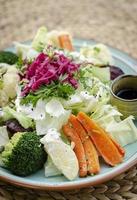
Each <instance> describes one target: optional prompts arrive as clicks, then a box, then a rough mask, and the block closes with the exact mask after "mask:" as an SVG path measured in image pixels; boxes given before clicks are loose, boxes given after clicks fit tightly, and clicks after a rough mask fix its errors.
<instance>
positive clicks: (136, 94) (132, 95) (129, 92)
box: [116, 88, 137, 100]
mask: <svg viewBox="0 0 137 200" xmlns="http://www.w3.org/2000/svg"><path fill="white" fill-rule="evenodd" d="M116 95H117V96H118V97H120V98H122V99H127V100H133V99H137V90H135V89H133V88H127V89H122V90H120V91H118V92H117V94H116Z"/></svg>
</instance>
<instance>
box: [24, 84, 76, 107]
mask: <svg viewBox="0 0 137 200" xmlns="http://www.w3.org/2000/svg"><path fill="white" fill-rule="evenodd" d="M74 92H75V89H74V87H72V86H71V85H69V84H67V83H64V84H62V83H58V82H54V83H52V84H50V85H46V86H42V87H41V88H40V89H39V90H38V91H36V92H33V93H31V92H30V93H29V94H28V95H27V96H26V97H24V98H22V100H21V104H29V103H32V104H33V105H34V106H35V105H36V103H37V101H38V100H39V99H43V100H44V99H47V98H49V97H61V98H64V99H68V98H69V96H70V95H72V94H73V93H74Z"/></svg>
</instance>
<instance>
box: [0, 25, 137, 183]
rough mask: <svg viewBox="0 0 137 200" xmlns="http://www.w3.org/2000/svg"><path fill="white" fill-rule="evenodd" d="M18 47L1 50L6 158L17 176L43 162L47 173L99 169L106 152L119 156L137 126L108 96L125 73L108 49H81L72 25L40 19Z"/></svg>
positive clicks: (109, 160) (112, 159)
mask: <svg viewBox="0 0 137 200" xmlns="http://www.w3.org/2000/svg"><path fill="white" fill-rule="evenodd" d="M15 50H16V53H10V52H6V51H5V52H0V165H1V166H2V167H3V168H5V169H7V170H9V171H11V172H12V173H13V174H15V175H18V176H28V175H31V174H33V173H36V172H37V171H38V170H40V169H42V168H44V169H45V177H51V176H58V175H64V176H65V177H66V178H67V179H68V180H73V179H76V178H77V177H78V176H80V177H85V176H87V175H95V174H98V173H99V172H100V168H101V162H100V158H102V160H103V161H104V162H105V163H106V165H109V166H112V167H113V166H116V165H118V164H120V163H121V162H122V161H123V159H124V156H125V155H126V154H125V150H124V146H126V145H128V144H130V143H133V142H135V141H136V140H137V128H136V127H135V125H134V123H133V120H134V118H133V116H129V117H128V118H126V119H124V120H122V119H121V117H122V114H121V113H120V112H119V111H118V110H117V108H115V107H113V106H112V105H111V104H110V102H109V101H110V92H109V86H110V83H111V81H112V80H113V79H115V78H116V77H117V76H119V75H120V74H122V73H123V71H122V70H121V69H120V68H119V67H117V66H114V61H113V58H112V56H111V53H110V51H109V49H108V48H107V47H106V46H105V45H103V44H97V45H89V46H88V45H87V46H83V47H81V49H80V52H76V51H75V48H74V47H73V43H72V38H71V36H70V34H69V33H67V32H61V31H51V32H48V31H47V29H46V28H45V27H41V28H40V29H39V30H38V32H37V34H36V36H35V37H34V40H33V41H32V43H31V44H30V45H26V44H21V43H18V42H15ZM104 144H105V145H104ZM110 150H111V151H110Z"/></svg>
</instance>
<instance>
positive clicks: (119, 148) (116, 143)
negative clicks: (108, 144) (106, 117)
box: [108, 133, 125, 157]
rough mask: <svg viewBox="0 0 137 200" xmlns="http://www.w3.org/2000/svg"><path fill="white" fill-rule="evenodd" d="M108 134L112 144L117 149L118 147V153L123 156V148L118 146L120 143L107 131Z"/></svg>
mask: <svg viewBox="0 0 137 200" xmlns="http://www.w3.org/2000/svg"><path fill="white" fill-rule="evenodd" d="M108 136H109V137H110V139H111V141H112V142H113V144H114V145H115V146H116V147H117V149H118V151H119V153H120V154H121V156H122V157H124V156H125V149H124V148H122V147H121V146H120V144H118V142H117V141H116V140H114V139H113V138H112V137H111V136H110V135H109V133H108Z"/></svg>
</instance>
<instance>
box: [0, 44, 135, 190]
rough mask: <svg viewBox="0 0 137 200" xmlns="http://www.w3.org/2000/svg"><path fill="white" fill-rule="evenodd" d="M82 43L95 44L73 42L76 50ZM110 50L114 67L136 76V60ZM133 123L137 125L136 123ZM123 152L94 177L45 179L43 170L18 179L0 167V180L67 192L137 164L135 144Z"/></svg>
mask: <svg viewBox="0 0 137 200" xmlns="http://www.w3.org/2000/svg"><path fill="white" fill-rule="evenodd" d="M84 43H87V44H95V43H96V42H94V41H91V40H90V41H86V40H74V45H75V48H76V49H77V50H79V48H80V47H81V46H82V45H83V44H84ZM7 50H10V51H14V48H13V47H11V48H8V49H7ZM110 50H111V53H112V55H113V58H114V60H115V65H116V66H119V67H120V68H121V69H122V70H123V71H124V72H125V74H137V61H136V60H134V59H133V58H131V57H130V56H128V55H127V54H125V53H123V52H121V51H119V50H117V49H114V48H111V47H110ZM135 123H136V125H137V122H135ZM125 150H126V156H125V159H124V162H123V163H122V164H120V165H118V166H116V167H113V168H112V167H109V166H107V165H105V164H103V163H102V164H101V172H100V174H98V175H96V176H88V177H85V178H77V179H76V180H74V181H68V180H67V179H66V178H65V177H64V176H56V177H50V178H45V176H44V170H41V171H39V172H37V173H35V174H33V175H31V176H28V177H18V176H15V175H13V174H11V173H10V172H9V171H7V170H6V169H3V168H1V167H0V179H1V180H5V181H7V182H10V183H12V184H15V185H20V186H23V187H29V188H37V189H45V190H66V189H67V190H68V189H75V188H82V187H87V186H91V185H97V184H99V183H102V182H105V181H108V180H110V179H112V178H113V177H115V176H117V175H119V174H120V173H122V172H124V171H126V170H128V169H129V168H130V167H132V166H133V165H135V164H136V163H137V142H135V143H133V144H130V145H127V146H126V147H125Z"/></svg>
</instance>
